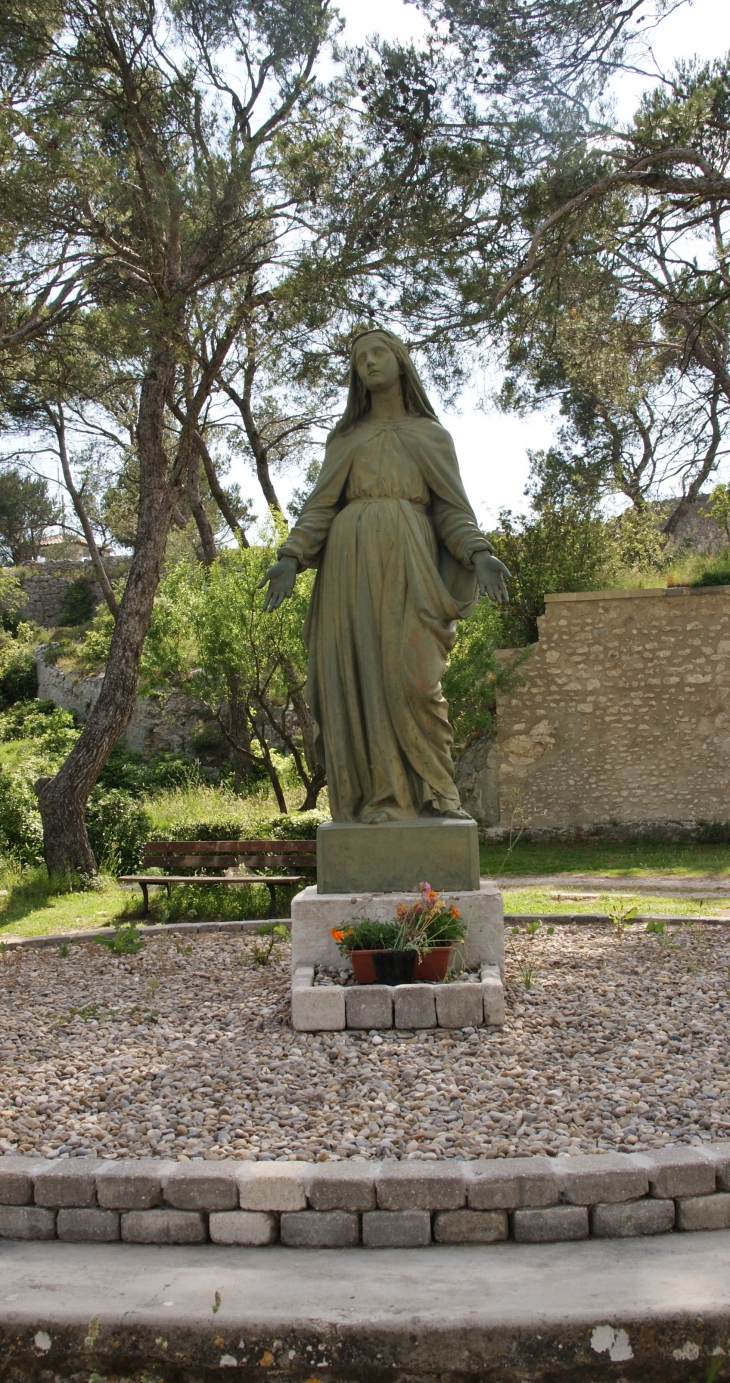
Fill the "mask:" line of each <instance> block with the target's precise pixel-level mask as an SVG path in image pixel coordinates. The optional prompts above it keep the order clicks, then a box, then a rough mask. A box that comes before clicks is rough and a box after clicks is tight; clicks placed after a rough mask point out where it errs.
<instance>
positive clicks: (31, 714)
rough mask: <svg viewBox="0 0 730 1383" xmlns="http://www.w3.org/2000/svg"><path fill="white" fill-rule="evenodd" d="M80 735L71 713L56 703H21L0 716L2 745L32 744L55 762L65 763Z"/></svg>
mask: <svg viewBox="0 0 730 1383" xmlns="http://www.w3.org/2000/svg"><path fill="white" fill-rule="evenodd" d="M80 733H81V731H80V730H79V729H78V727H77V725H76V717H75V716H74V715H73V714H72V713H71V711H62V710H61V708H60V706H55V705H54V703H53V702H52V701H38V700H35V701H19V702H17V703H16V705H14V706H11V707H10V709H9V710H7V711H2V712H0V742H6V743H7V742H8V741H9V740H29V741H32V743H33V751H34V753H36V754H47V755H50V756H51V757H52V758H54V759H65V757H66V755H67V754H69V753H70V751H71V749H72V748H73V746H74V744H75V743H76V740H77V739H78V737H79V735H80ZM49 767H50V765H49Z"/></svg>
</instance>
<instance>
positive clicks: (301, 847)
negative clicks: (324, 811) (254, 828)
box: [145, 840, 317, 855]
mask: <svg viewBox="0 0 730 1383" xmlns="http://www.w3.org/2000/svg"><path fill="white" fill-rule="evenodd" d="M145 849H146V850H149V851H150V853H155V854H164V855H188V854H193V853H194V854H196V855H211V854H215V855H273V854H276V855H297V854H298V855H316V853H317V842H316V840H150V841H148V842H147V844H146V846H145Z"/></svg>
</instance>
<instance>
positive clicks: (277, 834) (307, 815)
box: [262, 811, 329, 840]
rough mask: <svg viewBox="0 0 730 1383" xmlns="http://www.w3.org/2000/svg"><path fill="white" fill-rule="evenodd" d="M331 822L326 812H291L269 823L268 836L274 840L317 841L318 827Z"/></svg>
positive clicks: (265, 837)
mask: <svg viewBox="0 0 730 1383" xmlns="http://www.w3.org/2000/svg"><path fill="white" fill-rule="evenodd" d="M325 821H329V816H328V815H327V814H326V813H325V812H321V811H311V812H290V813H289V814H288V815H286V816H284V815H282V816H275V817H274V818H273V820H271V821H269V822H268V823H267V832H266V836H262V839H263V840H266V839H268V838H269V837H270V838H271V839H272V840H316V839H317V827H318V826H321V825H323V823H324V822H325Z"/></svg>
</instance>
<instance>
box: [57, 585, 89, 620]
mask: <svg viewBox="0 0 730 1383" xmlns="http://www.w3.org/2000/svg"><path fill="white" fill-rule="evenodd" d="M95 609H96V600H95V599H94V588H93V585H92V583H91V581H90V580H89V578H88V576H77V577H76V579H75V580H74V581H69V583H68V586H67V587H66V594H65V595H64V597H63V605H62V607H61V618H60V620H59V621H58V622H59V624H61V625H69V624H71V625H73V624H87V623H88V621H89V620H90V619H91V617H92V615H93V613H94V610H95Z"/></svg>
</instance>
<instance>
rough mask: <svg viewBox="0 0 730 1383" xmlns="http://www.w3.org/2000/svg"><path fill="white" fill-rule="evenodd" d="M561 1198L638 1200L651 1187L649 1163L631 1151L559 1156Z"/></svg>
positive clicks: (577, 1202)
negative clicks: (637, 1157)
mask: <svg viewBox="0 0 730 1383" xmlns="http://www.w3.org/2000/svg"><path fill="white" fill-rule="evenodd" d="M553 1167H554V1171H555V1175H556V1176H557V1179H558V1189H559V1192H560V1198H561V1200H566V1201H568V1202H569V1203H570V1204H571V1205H597V1204H598V1203H599V1202H606V1203H608V1204H614V1203H618V1202H620V1201H630V1200H637V1199H638V1198H639V1196H645V1195H647V1194H648V1191H649V1173H648V1170H647V1168H646V1166H645V1165H643V1164H642V1163H639V1162H637V1161H636V1160H635V1159H634V1158H633V1157H632V1156H631V1155H630V1154H628V1153H598V1154H597V1155H596V1156H594V1157H557V1158H556V1159H555V1162H554V1164H553Z"/></svg>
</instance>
